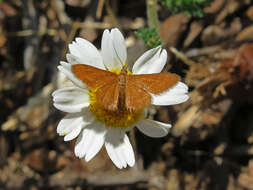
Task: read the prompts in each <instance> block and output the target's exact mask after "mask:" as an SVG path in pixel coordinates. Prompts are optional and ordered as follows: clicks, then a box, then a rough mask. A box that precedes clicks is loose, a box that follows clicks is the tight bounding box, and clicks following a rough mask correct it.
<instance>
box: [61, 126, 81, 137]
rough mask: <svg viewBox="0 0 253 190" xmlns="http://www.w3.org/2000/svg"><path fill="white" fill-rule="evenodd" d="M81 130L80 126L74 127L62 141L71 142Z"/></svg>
mask: <svg viewBox="0 0 253 190" xmlns="http://www.w3.org/2000/svg"><path fill="white" fill-rule="evenodd" d="M81 129H82V126H81V125H78V126H76V127H75V128H74V129H73V130H72V131H71V132H70V133H68V134H67V135H66V136H65V137H64V141H71V140H73V139H74V138H76V137H77V136H78V135H79V133H80V131H81Z"/></svg>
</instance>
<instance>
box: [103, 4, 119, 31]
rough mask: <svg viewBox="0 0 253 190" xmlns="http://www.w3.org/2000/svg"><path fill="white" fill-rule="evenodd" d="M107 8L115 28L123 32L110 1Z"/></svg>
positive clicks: (106, 5)
mask: <svg viewBox="0 0 253 190" xmlns="http://www.w3.org/2000/svg"><path fill="white" fill-rule="evenodd" d="M105 8H106V11H107V13H108V15H109V17H110V19H111V22H112V25H113V26H114V27H117V28H119V29H120V30H121V27H120V25H119V23H118V20H117V18H116V16H115V14H114V12H113V10H112V8H111V6H110V4H109V1H108V0H107V1H105Z"/></svg>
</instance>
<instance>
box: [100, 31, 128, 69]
mask: <svg viewBox="0 0 253 190" xmlns="http://www.w3.org/2000/svg"><path fill="white" fill-rule="evenodd" d="M101 49H102V57H103V61H104V65H105V66H106V68H107V69H109V70H117V69H121V68H122V66H123V64H125V62H126V46H125V42H124V37H123V36H122V34H121V33H120V31H119V30H118V29H112V31H111V32H109V30H105V31H104V33H103V37H102V47H101Z"/></svg>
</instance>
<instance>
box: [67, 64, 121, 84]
mask: <svg viewBox="0 0 253 190" xmlns="http://www.w3.org/2000/svg"><path fill="white" fill-rule="evenodd" d="M71 69H72V72H73V73H74V74H75V76H76V77H77V78H79V79H80V80H81V81H83V82H84V83H85V84H86V85H88V86H89V87H90V88H99V87H102V86H104V85H106V84H110V83H114V82H115V81H117V78H118V75H116V74H115V73H113V72H109V71H105V70H102V69H98V68H95V67H92V66H89V65H83V64H76V65H72V67H71Z"/></svg>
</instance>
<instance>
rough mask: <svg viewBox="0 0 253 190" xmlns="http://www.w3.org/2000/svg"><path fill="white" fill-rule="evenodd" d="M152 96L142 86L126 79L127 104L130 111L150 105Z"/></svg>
mask: <svg viewBox="0 0 253 190" xmlns="http://www.w3.org/2000/svg"><path fill="white" fill-rule="evenodd" d="M150 103H151V96H150V95H149V94H148V92H147V91H145V90H144V89H142V88H139V87H138V86H136V85H134V84H132V83H130V82H128V81H126V87H125V106H126V108H127V109H128V110H130V111H135V110H139V109H143V108H144V107H146V106H148V105H150Z"/></svg>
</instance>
